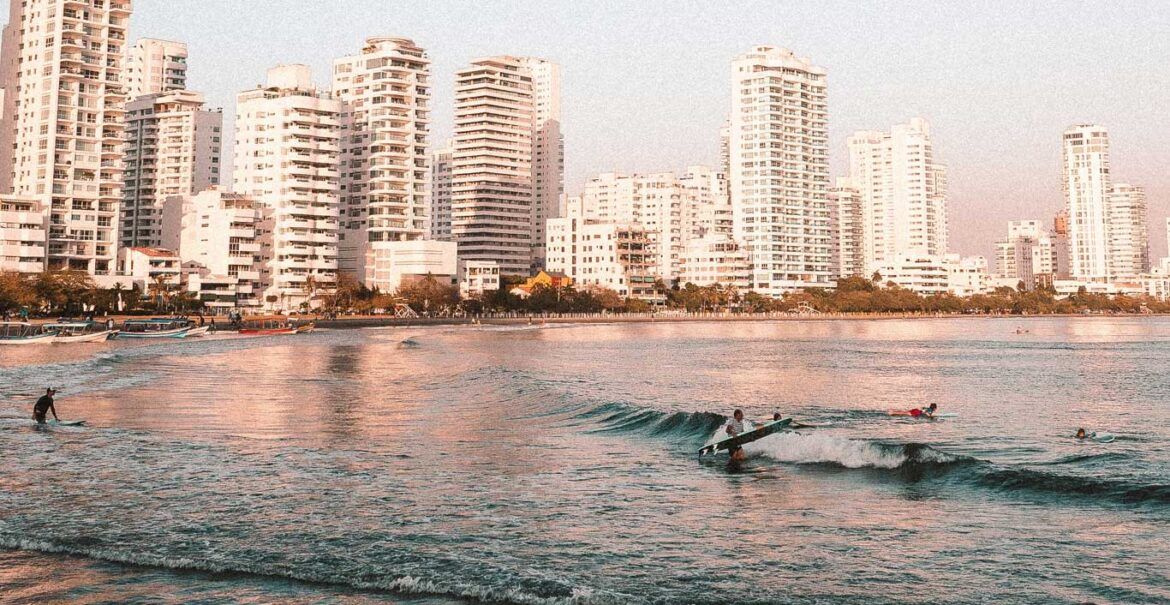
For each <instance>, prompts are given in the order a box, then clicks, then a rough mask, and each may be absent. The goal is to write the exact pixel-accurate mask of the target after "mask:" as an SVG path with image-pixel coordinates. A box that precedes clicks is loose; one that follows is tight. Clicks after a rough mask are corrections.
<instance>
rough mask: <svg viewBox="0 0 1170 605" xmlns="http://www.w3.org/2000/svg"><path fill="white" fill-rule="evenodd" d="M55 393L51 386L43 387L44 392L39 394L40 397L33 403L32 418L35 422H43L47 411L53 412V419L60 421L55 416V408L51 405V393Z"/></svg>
mask: <svg viewBox="0 0 1170 605" xmlns="http://www.w3.org/2000/svg"><path fill="white" fill-rule="evenodd" d="M56 394H57V391H55V390H53V388H52V387H50V388H47V389H45V394H44V395H41V398H40V399H38V400H37V402H36V404H35V405H33V420H36V421H37V424H44V423H45V414H46V413H47V412H52V413H53V420H56V421H58V422H60V421H61V419H60V418H58V417H57V408H55V407H53V395H56Z"/></svg>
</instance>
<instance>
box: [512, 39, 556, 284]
mask: <svg viewBox="0 0 1170 605" xmlns="http://www.w3.org/2000/svg"><path fill="white" fill-rule="evenodd" d="M520 62H521V63H522V64H523V65H524V66H525V67H526V68H528V73H529V74H530V75H531V76H532V219H531V223H530V224H531V225H532V266H531V268H530V270H531V271H533V272H535V271H537V270H540V269H543V268H544V258H545V252H544V248H545V221H547V220H548V219H550V218H557V217H559V216H560V215H561V207H560V203H561V195H562V194H563V193H564V192H565V137H564V135H563V134H562V133H561V67H560V65H557V64H556V63H553V62H552V61H548V60H546V59H539V58H536V57H522V58H521V59H520Z"/></svg>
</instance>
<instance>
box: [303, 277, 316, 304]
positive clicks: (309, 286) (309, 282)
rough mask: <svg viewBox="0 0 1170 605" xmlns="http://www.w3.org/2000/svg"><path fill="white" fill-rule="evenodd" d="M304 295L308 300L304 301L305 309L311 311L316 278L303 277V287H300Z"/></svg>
mask: <svg viewBox="0 0 1170 605" xmlns="http://www.w3.org/2000/svg"><path fill="white" fill-rule="evenodd" d="M302 287H303V289H304V290H305V294H306V295H308V300H306V301H305V308H306V309H311V308H312V307H313V297H314V296H316V294H317V277H316V276H314V275H312V274H310V275H309V276H307V277H305V285H304V286H302Z"/></svg>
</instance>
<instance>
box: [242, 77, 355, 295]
mask: <svg viewBox="0 0 1170 605" xmlns="http://www.w3.org/2000/svg"><path fill="white" fill-rule="evenodd" d="M341 106H342V104H341V101H337V100H335V99H331V98H329V97H328V96H327V95H324V94H322V93H320V92H318V91H317V89H316V88H315V87H314V86H313V83H312V79H311V77H310V72H309V68H308V66H306V65H281V66H279V67H275V68H273V69H270V70H268V78H267V82H266V84H265V85H264V86H262V87H259V88H256V89H254V90H249V91H246V92H243V93H240V94H239V95H238V96H237V97H236V145H235V165H234V170H233V174H232V179H233V182H234V186H233V189H234V191H235V192H236V193H240V194H244V195H249V196H252V197H254V198H255V199H256V201H258V202H260V203H262V204H265V205H267V206H268V207H269V208H271V209H272V218H273V228H272V259H271V261H270V262H269V266H268V269H269V274H270V283H269V284H268V285H267V286H268V287H267V289H266V292H265V295H264V301H265V303H266V306H268V307H270V308H285V309H289V308H296V307H297V306H299V305H301V304H302V303H309V304H312V303H311V297H312V296H313V295H314V294H316V293H321V292H324V291H328V290H330V289H331V288H332V287H333V286H334V284H335V283H336V280H337V241H338V229H339V225H338V207H339V201H338V194H339V178H340V177H339V173H338V169H339V164H340V157H341V148H340V145H339V139H340V137H341V123H340V115H341Z"/></svg>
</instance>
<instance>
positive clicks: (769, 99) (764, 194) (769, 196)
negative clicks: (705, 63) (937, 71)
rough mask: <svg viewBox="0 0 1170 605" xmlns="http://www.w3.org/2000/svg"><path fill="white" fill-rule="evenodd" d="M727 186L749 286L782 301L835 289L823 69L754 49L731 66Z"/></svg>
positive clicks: (781, 52)
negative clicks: (801, 292)
mask: <svg viewBox="0 0 1170 605" xmlns="http://www.w3.org/2000/svg"><path fill="white" fill-rule="evenodd" d="M731 95H732V101H731V125H730V133H729V138H728V141H729V147H730V166H731V174H730V176H729V182H730V187H731V203H732V206H733V208H734V217H735V222H734V227H735V229H734V235H735V239H736V240H738V241H739V242H741V244H742V245H743V246H744V248H745V249H746V251H747V253H748V257H749V258H750V259H751V264H752V280H751V285H752V288H753V289H754V290H756V291H758V292H760V293H762V294H767V295H772V296H778V295H780V294H783V293H785V292H789V291H791V290H794V289H797V288H808V287H826V286H829V285H831V283H830V276H831V271H830V266H829V265H830V256H831V250H830V241H829V209H828V205H827V197H826V196H827V190H828V187H829V142H828V126H827V120H828V113H827V112H828V109H827V105H826V103H827V93H826V89H825V70H824V69H822V68H820V67H816V66H814V65H812V63H810V62H809V60H808V59H804V58H798V57H797V56H796V55H794V54H792V52H791V51H788V50H784V49H780V48H776V47H773V46H757V47H755V48H754V49H752V50H751V52H748V53H746V54H743V55H741V56H739V57H738V58H736V59H735V61H734V62H733V63H732V87H731Z"/></svg>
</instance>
